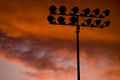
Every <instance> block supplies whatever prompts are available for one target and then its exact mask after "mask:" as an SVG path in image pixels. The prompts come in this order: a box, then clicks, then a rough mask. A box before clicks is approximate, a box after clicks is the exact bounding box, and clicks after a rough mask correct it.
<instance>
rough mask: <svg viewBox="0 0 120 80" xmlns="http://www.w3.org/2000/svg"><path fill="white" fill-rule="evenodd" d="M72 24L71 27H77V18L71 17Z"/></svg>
mask: <svg viewBox="0 0 120 80" xmlns="http://www.w3.org/2000/svg"><path fill="white" fill-rule="evenodd" d="M69 20H70V23H69V24H71V25H75V24H76V22H77V18H76V17H74V16H73V17H71V18H70V19H69Z"/></svg>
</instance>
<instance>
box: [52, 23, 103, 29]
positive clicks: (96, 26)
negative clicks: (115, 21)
mask: <svg viewBox="0 0 120 80" xmlns="http://www.w3.org/2000/svg"><path fill="white" fill-rule="evenodd" d="M53 25H59V26H60V25H65V26H66V25H69V26H81V27H90V28H105V27H100V26H89V25H88V26H87V25H71V24H53Z"/></svg>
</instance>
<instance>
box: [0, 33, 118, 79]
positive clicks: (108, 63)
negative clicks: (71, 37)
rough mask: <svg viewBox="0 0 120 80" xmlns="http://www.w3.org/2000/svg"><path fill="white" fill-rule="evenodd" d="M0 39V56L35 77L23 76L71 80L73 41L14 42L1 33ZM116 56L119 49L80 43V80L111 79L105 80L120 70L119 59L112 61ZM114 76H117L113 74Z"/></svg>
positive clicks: (74, 59)
mask: <svg viewBox="0 0 120 80" xmlns="http://www.w3.org/2000/svg"><path fill="white" fill-rule="evenodd" d="M0 36H1V37H0V39H1V41H0V43H1V44H0V51H1V52H0V56H1V57H2V58H6V59H8V60H9V61H13V62H16V61H18V62H20V63H22V65H24V66H25V67H27V68H32V69H34V70H36V72H35V73H33V72H23V74H24V75H27V76H31V77H34V78H36V79H38V80H39V78H41V79H44V80H48V79H49V78H50V79H53V80H55V79H63V80H65V79H66V78H65V76H67V77H68V78H67V79H71V80H73V79H74V78H75V75H76V51H75V49H73V50H71V49H72V48H73V44H74V41H71V43H69V41H65V40H64V41H62V40H56V39H49V40H42V39H41V40H40V39H37V38H34V37H33V36H28V37H26V38H22V37H21V38H14V37H10V36H7V35H5V33H4V32H2V31H1V34H0ZM56 43H57V44H56ZM53 44H56V45H53ZM74 47H75V46H74ZM115 52H118V53H119V48H116V47H112V46H107V45H103V44H102V45H96V44H94V43H93V44H91V43H81V51H80V54H81V56H80V58H81V59H80V60H81V61H80V65H81V79H83V80H84V79H90V80H96V79H98V78H99V79H101V80H106V79H108V78H110V76H107V75H108V72H109V71H114V70H118V69H119V66H120V65H119V58H117V59H116V58H115V57H114V56H115V55H114V53H115ZM118 57H119V54H118ZM114 61H116V62H114ZM113 64H114V65H113ZM113 66H114V67H113ZM92 75H94V77H93V76H92ZM105 75H106V76H105ZM113 75H116V74H114V73H113ZM46 76H47V77H46ZM116 78H119V76H116Z"/></svg>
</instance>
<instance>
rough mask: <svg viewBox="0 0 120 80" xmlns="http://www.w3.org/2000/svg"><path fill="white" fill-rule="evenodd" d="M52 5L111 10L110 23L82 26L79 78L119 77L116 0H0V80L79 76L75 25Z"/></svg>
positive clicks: (55, 79) (60, 79)
mask: <svg viewBox="0 0 120 80" xmlns="http://www.w3.org/2000/svg"><path fill="white" fill-rule="evenodd" d="M50 5H55V6H57V8H59V7H60V6H61V5H65V6H66V8H67V12H70V9H71V8H73V7H74V6H77V7H79V8H80V11H81V10H82V9H85V8H90V9H92V10H93V9H95V8H100V10H101V11H103V10H105V9H109V10H110V16H109V17H107V18H106V19H107V20H111V24H110V26H109V27H106V28H104V29H102V30H101V29H98V28H97V29H95V28H88V27H87V28H83V27H81V30H80V73H81V80H120V18H119V14H120V9H119V7H120V0H0V80H77V75H76V34H75V27H73V26H62V25H59V26H58V25H51V24H49V22H48V21H47V17H48V15H49V7H50Z"/></svg>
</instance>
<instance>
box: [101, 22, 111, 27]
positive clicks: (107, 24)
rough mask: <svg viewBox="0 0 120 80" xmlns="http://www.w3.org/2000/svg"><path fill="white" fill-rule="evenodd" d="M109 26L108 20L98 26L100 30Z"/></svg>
mask: <svg viewBox="0 0 120 80" xmlns="http://www.w3.org/2000/svg"><path fill="white" fill-rule="evenodd" d="M109 25H110V20H108V21H106V22H104V23H103V24H102V25H100V28H104V27H108V26H109Z"/></svg>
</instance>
